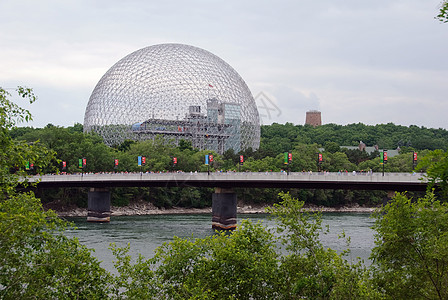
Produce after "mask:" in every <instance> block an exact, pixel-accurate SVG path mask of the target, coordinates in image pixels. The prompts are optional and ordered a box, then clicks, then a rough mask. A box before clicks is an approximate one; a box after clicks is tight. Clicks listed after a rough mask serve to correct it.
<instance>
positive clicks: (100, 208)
mask: <svg viewBox="0 0 448 300" xmlns="http://www.w3.org/2000/svg"><path fill="white" fill-rule="evenodd" d="M87 222H110V190H109V189H108V188H90V190H89V194H88V202H87Z"/></svg>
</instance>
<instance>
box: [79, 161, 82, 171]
mask: <svg viewBox="0 0 448 300" xmlns="http://www.w3.org/2000/svg"><path fill="white" fill-rule="evenodd" d="M79 168H80V169H82V158H80V159H79Z"/></svg>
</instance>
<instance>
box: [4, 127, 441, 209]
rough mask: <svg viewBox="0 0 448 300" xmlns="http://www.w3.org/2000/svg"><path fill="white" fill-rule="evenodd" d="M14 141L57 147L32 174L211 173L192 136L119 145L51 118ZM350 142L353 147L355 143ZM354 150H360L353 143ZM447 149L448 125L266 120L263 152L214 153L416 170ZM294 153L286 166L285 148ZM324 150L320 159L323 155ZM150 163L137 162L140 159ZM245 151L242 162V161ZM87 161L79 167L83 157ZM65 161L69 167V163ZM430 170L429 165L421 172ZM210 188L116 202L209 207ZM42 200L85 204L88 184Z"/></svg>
mask: <svg viewBox="0 0 448 300" xmlns="http://www.w3.org/2000/svg"><path fill="white" fill-rule="evenodd" d="M10 135H11V137H12V138H13V139H14V140H17V141H22V142H25V143H28V144H36V145H41V146H43V147H45V148H47V149H49V150H50V151H53V152H54V153H55V157H56V159H54V160H53V161H52V163H51V164H50V165H49V166H46V167H44V168H42V167H41V166H39V163H38V162H29V163H32V164H33V170H29V171H28V172H29V173H31V174H32V173H35V172H43V173H55V172H59V173H62V174H63V173H64V172H66V173H77V172H87V173H89V172H92V173H97V172H205V171H207V169H208V167H209V166H206V165H205V162H204V157H205V155H207V154H209V151H205V150H204V151H199V150H196V149H193V148H192V146H191V143H190V142H189V141H185V140H181V141H180V143H179V145H178V146H175V145H174V144H173V141H171V140H167V139H164V138H163V137H162V136H159V137H157V138H155V139H154V140H148V141H139V142H136V141H131V140H126V141H124V142H123V143H122V144H120V145H115V146H114V147H108V146H106V145H105V144H104V143H103V141H102V139H101V137H99V136H97V135H95V134H85V133H83V126H82V124H79V123H78V124H75V125H74V126H70V127H67V128H64V127H59V126H54V125H52V124H48V125H47V126H45V127H44V128H32V127H15V128H12V129H11V130H10ZM360 142H363V143H364V144H366V145H367V146H374V145H376V146H377V148H378V149H379V150H382V149H399V151H398V153H399V155H396V156H393V157H389V159H388V161H387V163H386V164H385V165H384V166H383V165H382V164H381V158H380V152H379V151H373V152H371V153H368V152H366V151H361V150H359V149H357V148H356V146H358V145H359V144H360ZM346 146H355V147H351V148H350V149H348V148H345V147H346ZM353 148H355V149H353ZM447 148H448V131H447V130H445V129H431V128H426V127H417V126H409V127H405V126H400V125H394V124H392V123H388V124H379V125H375V126H371V125H364V124H361V123H358V124H349V125H335V124H326V125H322V126H318V127H312V126H309V125H293V124H291V123H286V124H277V123H274V124H272V125H263V126H261V143H260V148H259V149H258V150H253V149H247V150H245V151H241V152H239V153H234V152H233V150H228V151H226V152H225V153H224V154H222V155H219V154H218V153H212V154H213V155H214V161H213V163H212V164H211V165H210V168H211V170H212V171H219V172H227V171H235V172H238V171H239V172H279V171H286V170H289V171H291V172H304V171H305V172H309V171H311V172H339V171H341V172H345V171H347V172H352V171H357V172H367V171H372V172H382V170H383V168H384V170H385V172H413V171H414V168H415V166H416V164H417V163H418V161H414V160H413V158H414V153H417V157H418V160H420V159H421V158H424V157H425V156H426V155H427V154H428V153H431V152H432V151H434V150H436V149H439V150H442V151H446V150H447ZM285 152H288V153H291V155H292V160H291V161H290V162H288V164H287V165H285V161H284V153H285ZM318 154H321V156H322V161H320V162H319V161H318ZM139 156H144V157H145V158H146V163H145V165H144V166H138V163H137V161H138V157H139ZM240 156H243V159H244V162H243V163H240ZM82 158H84V159H85V162H86V165H85V167H84V168H79V160H80V159H82ZM63 164H64V166H65V167H63ZM420 171H424V170H420ZM279 192H281V190H279V189H237V193H238V199H240V201H243V202H244V203H245V204H272V203H276V202H278V201H279V197H278V193H279ZM289 192H290V193H291V194H292V195H293V196H295V197H299V198H300V199H301V200H303V201H305V202H306V203H310V204H315V205H323V206H343V205H353V204H355V203H356V204H359V205H367V206H375V205H378V204H379V203H382V201H383V200H384V199H385V192H384V191H344V190H298V189H291V190H289ZM212 193H213V189H209V188H113V189H112V204H113V205H117V206H123V205H128V204H129V203H130V202H132V201H134V200H144V201H149V202H152V203H153V204H155V205H156V206H157V207H165V208H169V207H173V206H180V207H194V208H202V207H208V206H210V205H211V194H212ZM39 196H40V197H41V199H42V201H43V203H45V204H47V203H59V204H60V205H76V206H79V207H85V206H86V205H87V203H86V202H87V190H86V189H82V188H72V189H68V188H66V189H57V190H41V191H39Z"/></svg>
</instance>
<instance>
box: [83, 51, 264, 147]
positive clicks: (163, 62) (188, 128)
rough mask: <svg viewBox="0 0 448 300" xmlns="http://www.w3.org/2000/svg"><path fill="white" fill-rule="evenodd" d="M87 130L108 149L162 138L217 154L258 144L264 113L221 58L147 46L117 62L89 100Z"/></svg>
mask: <svg viewBox="0 0 448 300" xmlns="http://www.w3.org/2000/svg"><path fill="white" fill-rule="evenodd" d="M84 131H85V132H90V131H94V132H97V133H98V134H99V135H101V136H102V137H103V139H104V141H105V143H106V144H107V145H110V146H112V145H118V144H120V143H122V142H123V141H124V140H126V139H132V140H145V139H153V138H155V136H157V135H162V136H164V137H166V138H168V139H171V140H172V141H174V142H175V143H178V142H179V141H180V140H182V139H184V140H189V141H191V142H192V144H193V147H195V148H198V149H209V150H215V151H217V152H219V153H223V152H224V151H226V150H228V149H233V150H235V152H238V151H240V150H244V149H247V148H249V147H252V148H253V149H258V147H259V144H260V124H259V116H258V110H257V107H256V104H255V100H254V98H253V96H252V94H251V92H250V90H249V88H248V87H247V85H246V83H245V82H244V80H243V79H242V78H241V76H240V75H238V73H237V72H236V71H235V70H234V69H233V68H232V67H231V66H229V65H228V64H227V63H226V62H225V61H223V60H222V59H220V58H219V57H217V56H216V55H214V54H212V53H210V52H208V51H205V50H203V49H200V48H196V47H193V46H188V45H182V44H161V45H155V46H150V47H146V48H143V49H140V50H137V51H135V52H133V53H131V54H129V55H128V56H126V57H124V58H123V59H121V60H120V61H118V62H117V63H116V64H115V65H113V66H112V67H111V68H110V69H109V70H108V71H107V72H106V74H104V76H103V77H102V78H101V80H100V81H99V82H98V84H97V85H96V87H95V89H94V90H93V92H92V95H91V96H90V99H89V102H88V104H87V108H86V113H85V116H84Z"/></svg>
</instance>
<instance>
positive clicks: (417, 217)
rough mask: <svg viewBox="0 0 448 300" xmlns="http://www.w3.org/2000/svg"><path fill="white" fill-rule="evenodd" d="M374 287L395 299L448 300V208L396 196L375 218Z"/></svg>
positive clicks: (427, 200) (429, 197)
mask: <svg viewBox="0 0 448 300" xmlns="http://www.w3.org/2000/svg"><path fill="white" fill-rule="evenodd" d="M375 218H376V221H375V225H374V229H375V230H376V232H377V233H376V236H375V244H376V246H375V248H374V249H373V250H372V255H371V258H372V260H373V265H372V268H373V270H374V277H373V282H374V285H375V286H377V287H378V289H379V291H380V292H381V293H385V295H387V297H388V298H390V299H447V298H448V272H447V270H448V204H447V203H441V202H440V201H438V200H436V199H435V198H434V195H433V194H432V193H428V194H427V195H426V196H425V197H424V198H419V199H417V200H415V201H413V200H412V199H409V198H407V197H406V196H405V195H404V194H396V196H395V198H394V200H393V201H391V202H390V203H389V204H387V205H386V206H384V207H383V208H382V209H380V210H379V211H378V212H377V213H376V214H375Z"/></svg>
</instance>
